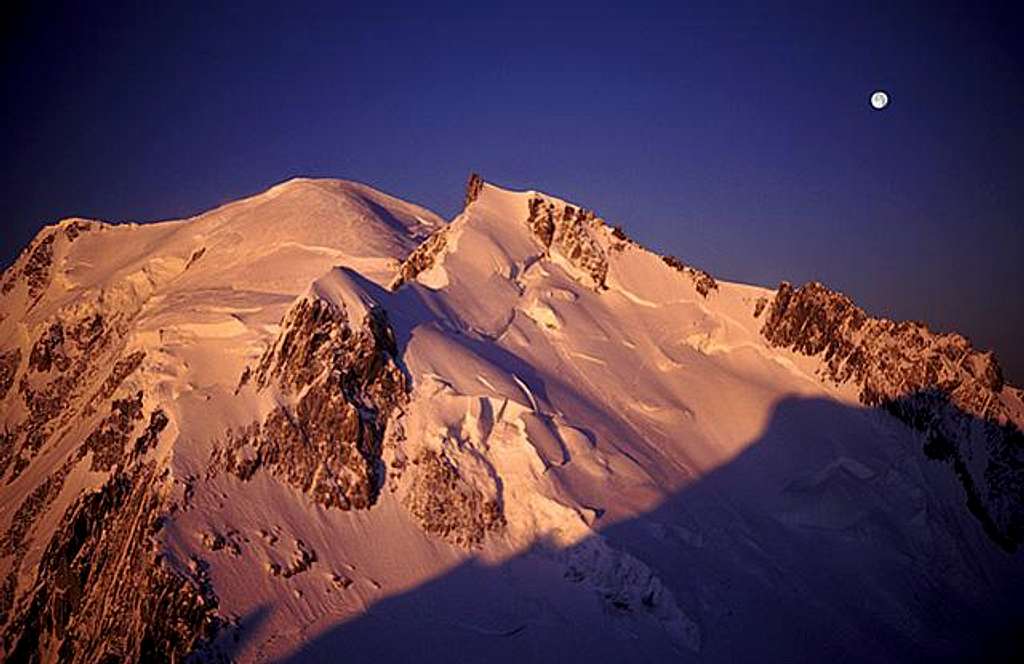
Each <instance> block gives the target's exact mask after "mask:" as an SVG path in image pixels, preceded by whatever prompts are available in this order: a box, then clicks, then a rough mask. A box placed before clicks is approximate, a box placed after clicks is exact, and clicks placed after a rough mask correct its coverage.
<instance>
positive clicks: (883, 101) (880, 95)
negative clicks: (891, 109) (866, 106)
mask: <svg viewBox="0 0 1024 664" xmlns="http://www.w3.org/2000/svg"><path fill="white" fill-rule="evenodd" d="M888 105H889V95H887V94H886V93H885V92H883V91H882V90H876V91H875V92H872V93H871V107H872V108H874V109H875V110H876V111H880V110H882V109H883V108H885V107H886V106H888Z"/></svg>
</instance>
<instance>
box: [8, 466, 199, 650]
mask: <svg viewBox="0 0 1024 664" xmlns="http://www.w3.org/2000/svg"><path fill="white" fill-rule="evenodd" d="M163 507H164V502H163V498H162V494H161V492H160V491H159V476H158V472H157V467H156V465H155V463H154V462H149V463H146V464H142V465H139V466H137V467H135V468H134V469H133V470H132V471H131V472H121V473H118V474H116V475H115V476H113V477H112V478H111V479H110V480H109V481H108V482H107V483H106V484H104V485H103V487H102V488H100V489H99V490H98V491H95V492H92V493H89V494H86V495H83V496H82V497H81V498H79V499H78V500H76V501H75V502H74V503H73V504H72V505H71V506H70V507H69V508H68V509H67V511H66V512H65V514H64V516H63V518H62V519H61V522H60V524H59V526H58V527H57V528H56V530H55V532H54V534H53V536H52V537H51V538H50V540H49V544H48V545H47V546H46V550H45V553H44V554H43V556H42V560H41V561H40V563H39V568H38V572H37V574H36V577H35V579H36V580H35V582H34V584H33V585H32V587H31V588H30V589H29V591H28V592H27V593H25V595H24V596H23V597H22V598H21V599H20V601H19V602H18V605H17V606H16V607H15V608H16V609H17V611H16V614H15V616H14V618H13V620H11V621H10V622H9V623H8V624H7V626H6V628H5V629H4V631H3V645H4V651H5V653H6V658H7V659H8V660H9V661H25V662H28V661H40V660H48V659H54V658H55V659H56V660H59V661H66V662H71V661H75V662H111V661H126V662H144V661H145V662H150V661H152V662H173V661H180V660H181V659H183V658H184V657H185V656H186V655H188V654H189V653H192V652H194V651H196V650H197V649H198V648H200V647H201V646H202V645H203V644H204V643H205V642H207V641H209V639H211V638H212V636H213V635H214V633H215V632H216V629H217V628H218V625H219V619H218V618H217V616H216V608H217V598H216V595H215V594H214V593H213V590H212V587H211V586H210V583H209V580H208V579H207V578H206V576H205V568H204V566H203V564H202V561H199V560H193V561H191V564H190V565H189V566H188V567H184V568H182V567H181V566H179V565H176V564H174V563H172V562H171V561H169V560H167V559H166V558H164V557H163V555H162V554H161V553H160V552H159V542H158V534H159V531H160V528H161V526H162V520H161V519H159V518H157V517H158V515H159V514H160V513H161V512H162V510H163ZM6 590H7V588H6V587H5V588H4V591H5V592H6Z"/></svg>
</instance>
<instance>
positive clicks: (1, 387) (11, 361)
mask: <svg viewBox="0 0 1024 664" xmlns="http://www.w3.org/2000/svg"><path fill="white" fill-rule="evenodd" d="M20 365H21V349H20V348H12V349H11V350H5V351H0V401H3V399H4V398H5V397H6V396H7V393H8V392H10V391H11V386H12V385H14V377H15V375H17V373H18V367H19V366H20Z"/></svg>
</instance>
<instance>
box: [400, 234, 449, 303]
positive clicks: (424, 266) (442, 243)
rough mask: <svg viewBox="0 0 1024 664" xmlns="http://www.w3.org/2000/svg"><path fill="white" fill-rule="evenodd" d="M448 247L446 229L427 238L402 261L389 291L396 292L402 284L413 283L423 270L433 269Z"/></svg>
mask: <svg viewBox="0 0 1024 664" xmlns="http://www.w3.org/2000/svg"><path fill="white" fill-rule="evenodd" d="M447 247H448V228H447V227H445V228H442V229H440V230H438V231H436V232H435V233H434V234H432V235H431V236H430V237H428V238H427V239H426V240H424V241H423V243H422V244H421V245H420V246H418V247H416V248H415V249H414V250H413V251H412V253H411V254H409V256H408V257H407V258H406V259H405V260H404V261H402V264H401V266H399V268H398V274H396V275H395V277H394V279H392V280H391V283H390V284H388V288H389V289H390V290H393V291H394V290H398V289H399V288H400V287H401V286H402V284H407V283H409V282H411V281H415V280H416V277H417V276H418V275H419V274H420V272H423V271H425V270H429V269H430V268H432V267H434V263H435V262H437V259H438V257H439V256H441V254H442V253H444V251H445V249H447Z"/></svg>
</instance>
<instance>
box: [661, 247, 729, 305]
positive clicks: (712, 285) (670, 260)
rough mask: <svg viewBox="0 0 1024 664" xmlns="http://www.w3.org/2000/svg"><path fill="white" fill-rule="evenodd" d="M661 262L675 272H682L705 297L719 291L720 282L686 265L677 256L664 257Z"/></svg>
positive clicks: (702, 271)
mask: <svg viewBox="0 0 1024 664" xmlns="http://www.w3.org/2000/svg"><path fill="white" fill-rule="evenodd" d="M661 260H663V261H665V264H666V265H668V266H669V267H671V268H672V269H674V270H677V271H679V272H682V273H683V274H685V275H686V276H688V277H690V279H691V280H692V281H693V286H694V288H696V289H697V292H698V293H700V294H701V296H703V297H705V298H706V297H707V296H708V293H710V292H711V291H713V290H718V282H717V281H715V278H714V277H712V276H711V275H710V274H708V273H707V272H705V271H704V270H701V269H699V268H696V267H692V266H690V265H686V264H685V263H683V262H682V261H681V260H679V259H678V258H676V257H675V256H668V255H666V256H662V257H661Z"/></svg>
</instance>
